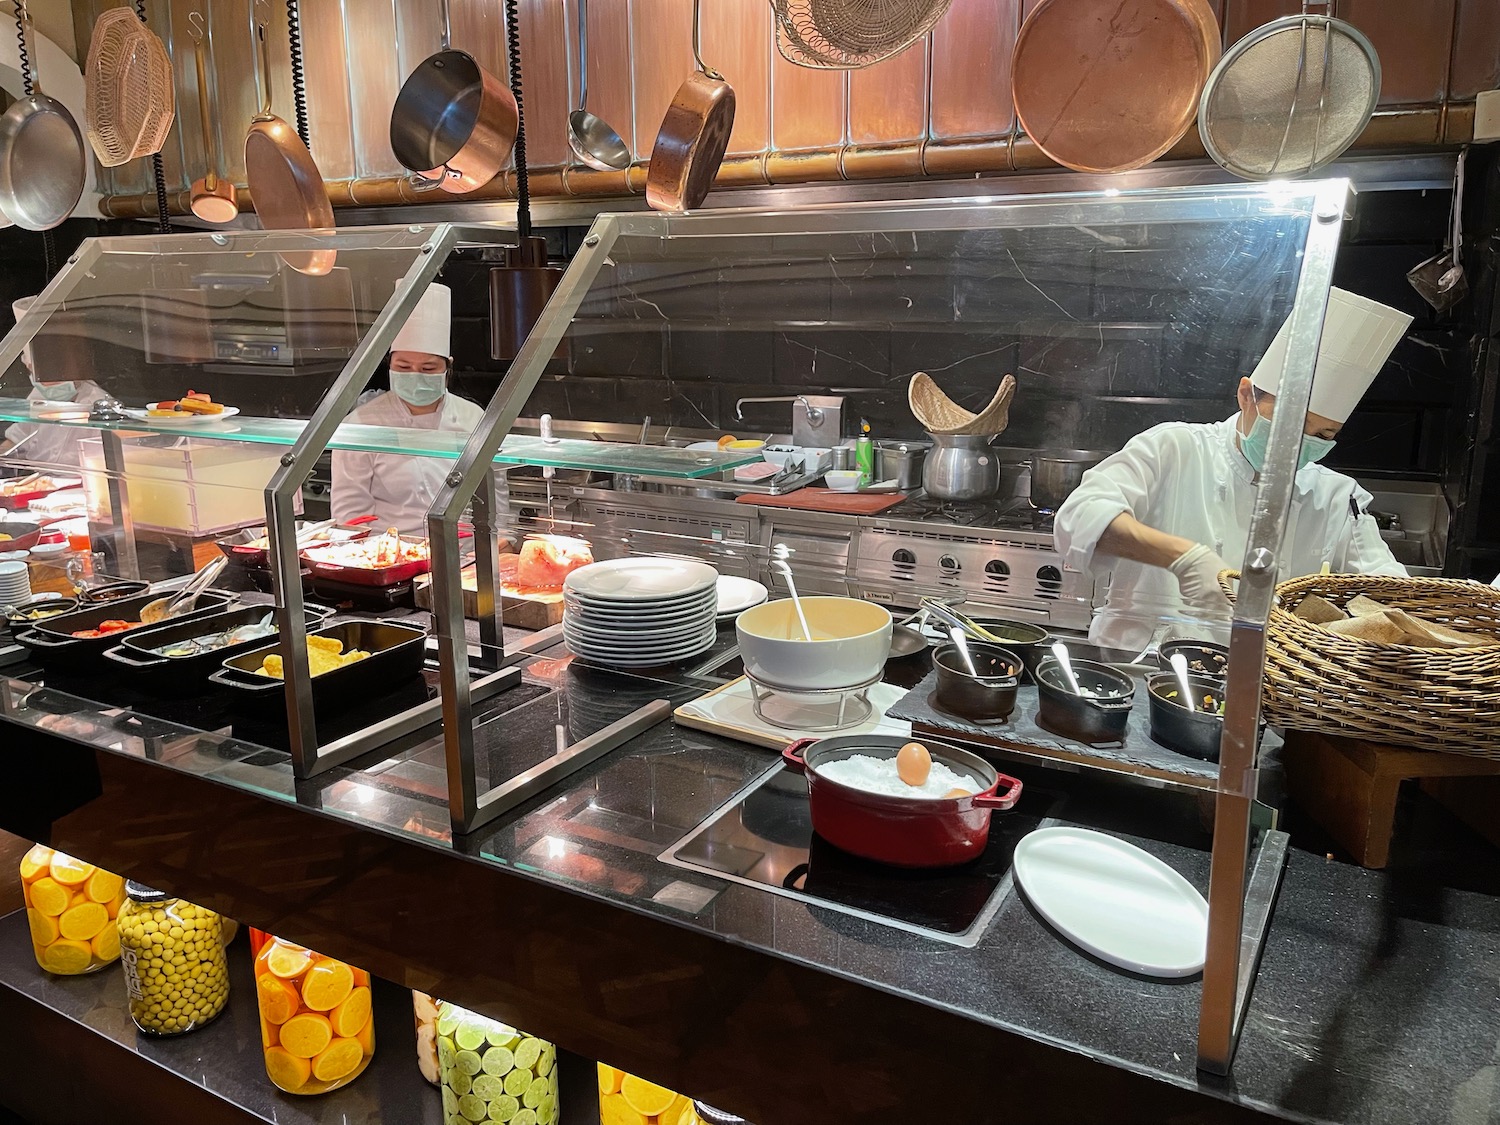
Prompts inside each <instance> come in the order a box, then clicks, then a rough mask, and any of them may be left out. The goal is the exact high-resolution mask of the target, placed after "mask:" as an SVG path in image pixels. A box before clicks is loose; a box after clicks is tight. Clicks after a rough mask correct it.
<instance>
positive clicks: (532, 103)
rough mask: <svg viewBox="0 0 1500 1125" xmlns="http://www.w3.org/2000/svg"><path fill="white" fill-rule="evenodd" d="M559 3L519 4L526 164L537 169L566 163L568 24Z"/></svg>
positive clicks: (530, 0) (569, 98)
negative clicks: (524, 104)
mask: <svg viewBox="0 0 1500 1125" xmlns="http://www.w3.org/2000/svg"><path fill="white" fill-rule="evenodd" d="M567 15H569V13H567V12H566V10H565V8H564V6H563V4H562V2H561V0H525V2H524V3H523V4H522V5H521V49H522V52H523V53H522V68H521V78H522V81H523V83H524V84H525V96H526V159H527V162H528V164H530V165H533V166H535V167H538V168H543V167H548V166H555V165H558V164H563V163H566V162H567V161H568V160H569V159H571V155H572V154H571V152H570V150H569V149H568V111H569V109H571V108H572V101H573V95H572V89H573V86H572V83H571V82H570V81H569V77H568V56H569V54H570V53H571V52H570V51H569V49H568V32H569V29H570V28H571V27H572V22H571V20H565V16H567Z"/></svg>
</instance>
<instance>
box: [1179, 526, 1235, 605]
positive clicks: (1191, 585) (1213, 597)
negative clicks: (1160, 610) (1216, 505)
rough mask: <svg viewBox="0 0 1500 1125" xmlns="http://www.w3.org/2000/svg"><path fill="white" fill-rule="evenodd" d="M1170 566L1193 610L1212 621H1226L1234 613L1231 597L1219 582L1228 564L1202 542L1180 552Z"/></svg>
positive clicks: (1183, 596)
mask: <svg viewBox="0 0 1500 1125" xmlns="http://www.w3.org/2000/svg"><path fill="white" fill-rule="evenodd" d="M1167 569H1168V570H1170V571H1171V572H1172V574H1173V576H1174V577H1175V578H1176V579H1177V588H1178V589H1179V590H1181V591H1182V600H1183V601H1185V602H1187V604H1188V606H1189V607H1190V608H1191V609H1193V610H1196V611H1197V612H1199V613H1201V614H1203V615H1204V616H1205V617H1208V618H1210V619H1212V620H1225V619H1227V618H1229V617H1230V616H1231V608H1230V605H1229V599H1228V597H1226V596H1225V594H1224V588H1223V587H1222V586H1220V585H1219V572H1220V571H1222V570H1228V569H1229V567H1228V565H1227V564H1226V563H1225V562H1224V560H1223V559H1221V558H1220V557H1219V556H1218V555H1217V554H1215V553H1214V552H1213V551H1210V550H1209V549H1208V548H1207V547H1205V546H1204V545H1203V544H1202V543H1195V544H1194V545H1193V546H1192V547H1189V548H1188V549H1187V550H1186V551H1184V552H1182V554H1180V555H1178V556H1177V558H1176V559H1175V560H1174V561H1173V563H1172V565H1171V566H1169V567H1168V568H1167Z"/></svg>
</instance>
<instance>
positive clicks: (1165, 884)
mask: <svg viewBox="0 0 1500 1125" xmlns="http://www.w3.org/2000/svg"><path fill="white" fill-rule="evenodd" d="M1014 870H1015V873H1016V879H1017V881H1018V882H1019V883H1020V884H1021V889H1022V890H1023V891H1025V892H1026V897H1027V898H1028V899H1030V900H1031V904H1032V905H1033V906H1035V907H1036V909H1037V912H1038V913H1040V914H1041V916H1042V917H1043V918H1045V919H1047V921H1048V922H1050V923H1052V925H1053V926H1055V927H1056V928H1057V929H1058V930H1059V931H1061V932H1062V933H1063V934H1064V935H1065V936H1066V937H1067V938H1068V939H1069V940H1071V941H1073V942H1076V943H1077V944H1078V945H1080V946H1082V947H1083V948H1084V949H1086V950H1088V951H1089V952H1090V953H1092V954H1093V955H1094V956H1096V957H1098V958H1100V959H1102V960H1104V961H1108V962H1109V963H1110V964H1112V965H1118V966H1120V968H1122V969H1129V970H1130V971H1131V972H1133V973H1141V974H1143V975H1144V976H1151V977H1190V976H1193V975H1194V974H1195V973H1200V972H1202V971H1203V959H1204V951H1205V949H1206V948H1207V944H1208V903H1206V902H1204V901H1203V896H1202V895H1201V894H1199V893H1198V891H1197V890H1196V889H1195V888H1194V887H1193V885H1192V884H1191V883H1189V882H1188V881H1187V880H1186V879H1184V878H1183V877H1182V876H1181V875H1179V874H1178V873H1177V872H1176V871H1174V870H1172V868H1170V867H1168V866H1167V865H1166V864H1165V863H1163V862H1162V861H1161V860H1159V859H1157V858H1156V857H1155V856H1153V855H1151V854H1149V853H1147V852H1144V851H1142V850H1141V849H1140V848H1138V847H1136V846H1135V845H1134V844H1127V843H1126V842H1125V841H1124V840H1117V839H1115V837H1113V836H1106V835H1105V834H1104V833H1102V832H1091V831H1089V830H1088V829H1086V828H1039V829H1037V831H1035V832H1032V833H1030V834H1029V835H1027V836H1025V837H1024V838H1023V839H1022V840H1021V842H1020V843H1019V844H1017V845H1016V854H1015V861H1014Z"/></svg>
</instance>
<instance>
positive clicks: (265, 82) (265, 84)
mask: <svg viewBox="0 0 1500 1125" xmlns="http://www.w3.org/2000/svg"><path fill="white" fill-rule="evenodd" d="M255 54H256V59H257V61H258V62H259V63H260V69H259V70H258V71H257V72H256V73H257V74H258V75H259V78H260V112H259V113H258V114H256V115H255V119H256V120H257V121H269V120H271V118H272V117H274V116H275V114H273V113H272V112H271V53H270V51H268V50H267V49H266V23H265V21H264V20H257V21H256V23H255Z"/></svg>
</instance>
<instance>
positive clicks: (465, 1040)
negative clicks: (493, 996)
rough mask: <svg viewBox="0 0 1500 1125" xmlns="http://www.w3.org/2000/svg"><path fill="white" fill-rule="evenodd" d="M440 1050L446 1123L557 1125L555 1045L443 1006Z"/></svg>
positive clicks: (439, 1027)
mask: <svg viewBox="0 0 1500 1125" xmlns="http://www.w3.org/2000/svg"><path fill="white" fill-rule="evenodd" d="M437 1045H438V1062H439V1064H440V1065H441V1067H442V1085H443V1119H444V1120H445V1121H453V1120H455V1119H457V1120H462V1121H472V1122H479V1121H485V1120H488V1121H504V1122H510V1125H556V1122H557V1121H558V1120H559V1117H558V1108H557V1048H556V1047H554V1046H553V1045H552V1044H551V1043H548V1042H546V1041H544V1040H541V1039H537V1038H535V1037H534V1036H530V1035H526V1034H525V1033H524V1032H520V1031H517V1030H516V1029H515V1028H513V1027H511V1026H510V1025H509V1024H504V1023H501V1022H500V1021H499V1020H492V1019H490V1018H489V1017H488V1016H481V1015H479V1014H478V1013H477V1012H471V1011H469V1010H468V1009H467V1008H460V1007H459V1006H458V1005H457V1004H450V1003H448V1001H446V1000H444V1001H442V1002H441V1003H439V1004H438V1022H437ZM674 1125H675V1123H674Z"/></svg>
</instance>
